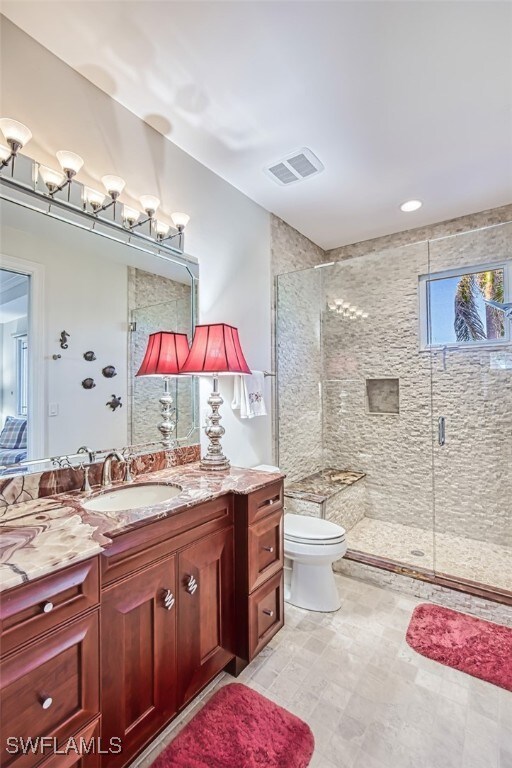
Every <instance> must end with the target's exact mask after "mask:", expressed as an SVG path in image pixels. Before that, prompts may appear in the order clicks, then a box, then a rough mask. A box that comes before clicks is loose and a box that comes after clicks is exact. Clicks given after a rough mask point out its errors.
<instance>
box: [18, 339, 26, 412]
mask: <svg viewBox="0 0 512 768" xmlns="http://www.w3.org/2000/svg"><path fill="white" fill-rule="evenodd" d="M16 409H17V415H18V416H27V414H28V336H26V335H24V336H17V337H16Z"/></svg>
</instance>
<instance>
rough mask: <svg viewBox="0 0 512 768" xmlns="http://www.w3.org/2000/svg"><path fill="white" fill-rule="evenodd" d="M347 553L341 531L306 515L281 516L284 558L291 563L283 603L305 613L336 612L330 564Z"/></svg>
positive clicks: (341, 529)
mask: <svg viewBox="0 0 512 768" xmlns="http://www.w3.org/2000/svg"><path fill="white" fill-rule="evenodd" d="M346 551H347V542H346V540H345V530H344V528H342V527H341V526H340V525H336V523H331V522H330V521H329V520H323V519H321V518H318V517H309V516H308V515H292V514H285V516H284V555H285V557H287V558H289V559H290V560H291V562H292V572H291V583H290V588H289V591H288V590H285V600H286V601H287V602H288V603H291V604H292V605H296V606H298V607H299V608H305V609H306V610H308V611H323V612H330V611H337V610H338V609H339V608H340V605H341V602H340V598H339V596H338V590H337V589H336V583H335V581H334V573H333V571H332V564H333V563H334V562H336V560H339V559H340V558H341V557H343V555H344V554H345V552H346Z"/></svg>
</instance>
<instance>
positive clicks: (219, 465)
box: [199, 454, 231, 472]
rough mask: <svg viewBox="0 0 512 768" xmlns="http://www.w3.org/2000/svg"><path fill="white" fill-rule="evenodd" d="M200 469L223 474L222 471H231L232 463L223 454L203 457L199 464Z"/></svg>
mask: <svg viewBox="0 0 512 768" xmlns="http://www.w3.org/2000/svg"><path fill="white" fill-rule="evenodd" d="M199 467H200V469H205V470H206V471H207V472H221V471H222V470H225V469H229V468H230V467H231V462H230V461H229V459H227V458H226V457H225V456H224V455H223V454H221V455H220V456H215V457H213V456H208V454H207V455H206V456H203V458H202V459H201V461H200V462H199Z"/></svg>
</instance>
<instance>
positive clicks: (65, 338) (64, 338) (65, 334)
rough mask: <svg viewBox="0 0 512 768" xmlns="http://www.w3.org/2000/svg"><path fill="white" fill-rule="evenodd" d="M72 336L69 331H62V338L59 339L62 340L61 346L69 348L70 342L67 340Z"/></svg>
mask: <svg viewBox="0 0 512 768" xmlns="http://www.w3.org/2000/svg"><path fill="white" fill-rule="evenodd" d="M70 336H71V334H70V333H68V332H67V331H61V333H60V339H59V341H60V348H61V349H67V348H68V346H69V344H68V343H67V341H68V339H69V337H70Z"/></svg>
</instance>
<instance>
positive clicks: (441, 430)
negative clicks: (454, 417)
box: [437, 416, 446, 445]
mask: <svg viewBox="0 0 512 768" xmlns="http://www.w3.org/2000/svg"><path fill="white" fill-rule="evenodd" d="M437 439H438V442H439V445H444V444H445V443H446V419H445V417H444V416H440V417H439V419H438V422H437Z"/></svg>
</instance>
